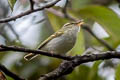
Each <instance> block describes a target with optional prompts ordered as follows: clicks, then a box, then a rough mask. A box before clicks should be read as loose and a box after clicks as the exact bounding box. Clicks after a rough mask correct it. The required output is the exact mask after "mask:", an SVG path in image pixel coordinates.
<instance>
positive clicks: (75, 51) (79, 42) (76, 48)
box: [70, 30, 85, 56]
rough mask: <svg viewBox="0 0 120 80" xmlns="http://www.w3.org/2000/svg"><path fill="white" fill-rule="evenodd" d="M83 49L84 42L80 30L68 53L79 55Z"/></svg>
mask: <svg viewBox="0 0 120 80" xmlns="http://www.w3.org/2000/svg"><path fill="white" fill-rule="evenodd" d="M84 50H85V44H84V37H83V32H82V30H80V32H79V33H78V36H77V41H76V44H75V46H74V47H73V49H72V50H71V51H70V55H73V56H74V55H80V54H82V53H83V52H84Z"/></svg>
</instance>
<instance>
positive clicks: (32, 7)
mask: <svg viewBox="0 0 120 80" xmlns="http://www.w3.org/2000/svg"><path fill="white" fill-rule="evenodd" d="M30 9H31V10H33V9H34V2H33V0H30Z"/></svg>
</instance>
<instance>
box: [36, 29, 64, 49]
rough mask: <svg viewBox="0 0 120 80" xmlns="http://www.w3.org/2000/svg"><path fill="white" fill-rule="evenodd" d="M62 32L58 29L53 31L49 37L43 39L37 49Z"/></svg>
mask: <svg viewBox="0 0 120 80" xmlns="http://www.w3.org/2000/svg"><path fill="white" fill-rule="evenodd" d="M63 33H64V32H63V31H61V30H59V31H57V32H56V33H54V34H53V35H51V36H50V37H48V38H47V39H46V40H45V41H43V42H42V43H41V44H40V45H39V46H38V49H41V48H42V47H43V46H44V45H45V44H47V43H48V42H49V41H50V40H52V39H53V38H56V37H58V36H61V35H62V34H63Z"/></svg>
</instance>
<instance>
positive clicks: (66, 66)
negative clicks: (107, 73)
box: [39, 51, 120, 80]
mask: <svg viewBox="0 0 120 80" xmlns="http://www.w3.org/2000/svg"><path fill="white" fill-rule="evenodd" d="M111 58H118V59H120V52H115V51H108V52H103V53H101V54H90V55H83V56H76V57H75V58H74V59H73V60H72V61H63V62H62V63H61V64H60V66H59V67H58V68H57V69H55V70H54V71H52V72H50V73H48V74H45V75H43V76H41V77H40V78H39V80H56V79H57V78H59V77H62V76H65V75H68V74H70V73H71V72H72V71H73V70H74V68H75V67H77V66H79V65H81V64H82V63H87V62H91V61H97V60H107V59H111Z"/></svg>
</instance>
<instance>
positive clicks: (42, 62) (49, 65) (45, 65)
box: [0, 0, 120, 80]
mask: <svg viewBox="0 0 120 80" xmlns="http://www.w3.org/2000/svg"><path fill="white" fill-rule="evenodd" d="M9 1H10V0H0V19H3V18H6V17H10V16H11V17H12V16H15V15H18V14H20V13H22V12H25V11H27V10H29V9H30V4H29V0H15V2H14V3H13V4H12V5H10V2H9ZM35 1H36V3H35V6H34V7H35V8H39V7H40V6H43V5H45V3H44V2H40V3H39V1H38V0H35ZM50 1H51V0H50ZM48 2H49V1H48ZM66 2H68V3H67V7H66V9H67V14H68V15H70V16H71V17H73V18H76V19H83V20H84V22H85V23H87V24H89V25H90V26H89V27H90V28H91V30H92V31H93V33H94V34H95V35H96V36H97V37H98V38H100V39H103V40H105V41H106V42H107V43H108V44H109V45H110V46H111V47H112V48H113V49H115V50H117V51H120V45H119V44H120V37H119V34H120V29H119V27H120V17H119V15H120V1H119V0H68V1H67V0H61V1H60V2H58V3H57V4H56V5H55V6H54V7H52V8H49V9H46V10H41V11H38V12H35V13H32V14H30V15H27V16H24V17H22V18H18V19H16V20H15V21H11V22H8V23H0V44H4V45H8V46H11V45H15V46H20V47H25V48H30V49H36V48H37V47H38V45H39V44H40V43H41V42H42V41H43V40H45V39H46V38H47V37H49V36H50V35H51V34H52V33H54V32H55V31H57V30H59V29H60V28H61V27H62V26H63V25H64V24H65V23H67V22H71V20H70V19H69V18H67V17H65V16H63V14H65V12H64V8H65V6H66ZM107 50H108V49H107V48H106V47H105V46H103V44H101V43H100V42H99V41H97V40H96V39H95V38H94V37H93V36H91V34H90V33H88V32H87V31H85V30H83V29H81V30H80V32H79V34H78V39H77V42H76V45H75V46H74V48H73V49H72V50H71V51H70V54H71V55H73V56H74V55H84V54H85V53H86V52H89V54H91V53H94V54H99V53H100V52H103V51H107ZM25 54H26V53H21V52H12V51H9V52H0V63H1V64H3V65H5V66H6V67H7V68H8V69H9V70H11V71H12V72H15V73H16V74H18V75H19V76H21V77H23V78H25V79H28V80H37V79H38V78H39V77H40V76H41V75H42V74H45V73H48V72H50V71H52V70H54V69H55V68H57V67H58V66H59V64H60V63H61V62H62V61H61V60H59V59H55V58H50V57H46V56H42V55H40V56H39V57H37V58H35V59H33V60H31V61H25V60H24V59H23V56H24V55H25ZM119 62H120V60H119V59H111V60H103V61H96V62H89V63H85V64H82V65H80V66H79V67H77V68H76V69H75V70H74V71H73V72H72V73H71V74H69V75H67V76H65V77H61V78H60V79H59V80H120V76H119V74H120V65H119ZM6 77H7V79H8V80H13V79H12V78H10V77H8V76H6Z"/></svg>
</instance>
